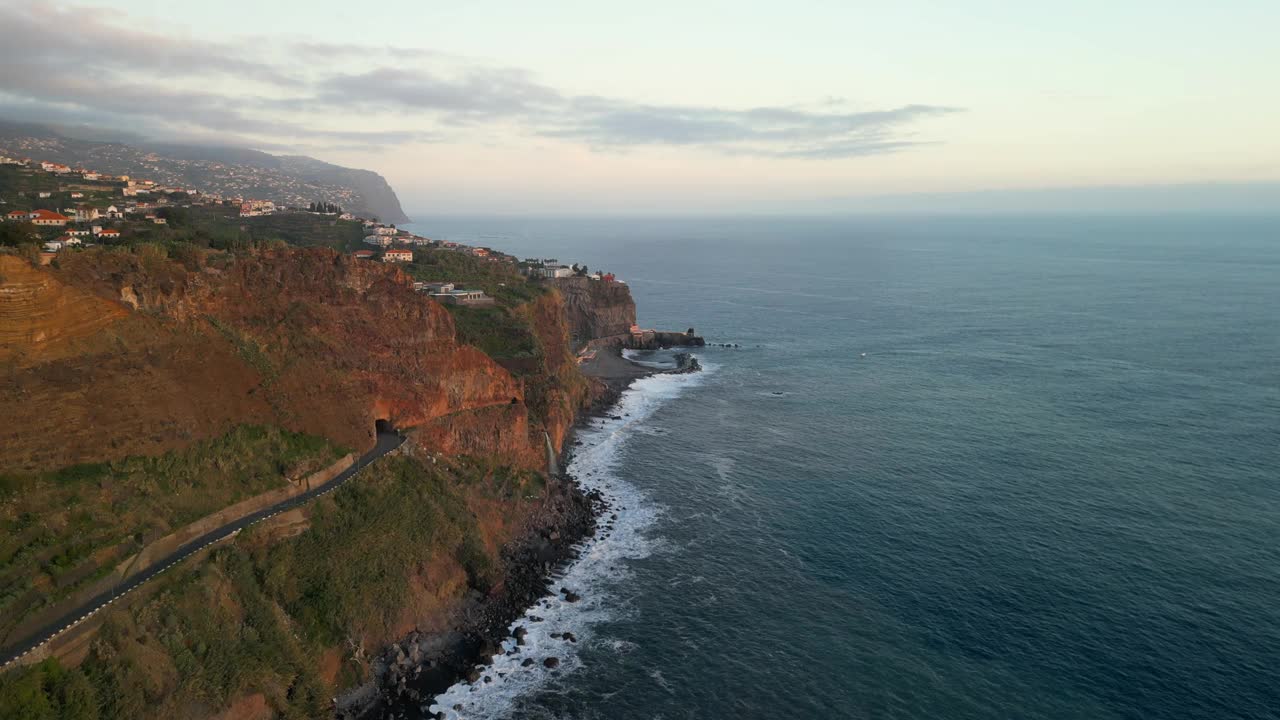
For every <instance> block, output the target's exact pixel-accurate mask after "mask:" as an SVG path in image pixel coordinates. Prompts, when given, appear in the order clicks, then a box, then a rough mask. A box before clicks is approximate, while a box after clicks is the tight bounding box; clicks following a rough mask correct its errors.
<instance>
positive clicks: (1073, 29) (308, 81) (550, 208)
mask: <svg viewBox="0 0 1280 720" xmlns="http://www.w3.org/2000/svg"><path fill="white" fill-rule="evenodd" d="M1277 27H1280V3H1277V2H1274V0H1267V1H1262V0H1259V1H1256V2H1255V1H1253V0H1222V1H1220V2H1217V3H1203V2H1180V1H1179V0H1163V1H1161V2H1155V1H1148V0H1125V1H1122V2H1116V1H1115V0H1111V1H1110V2H1099V1H1095V0H1076V1H1075V2H1071V3H1062V2H1039V1H1038V0H1025V1H1023V2H1016V3H1015V2H1008V1H1007V0H1004V1H1000V2H996V1H993V0H967V1H966V0H952V1H951V2H928V1H925V0H897V1H895V2H861V1H859V0H843V1H841V2H805V1H803V0H791V1H789V2H767V1H759V2H742V0H738V1H737V2H719V1H717V0H708V1H704V2H696V3H693V2H688V1H687V0H686V1H684V2H667V1H665V0H650V1H649V2H645V3H613V2H605V1H603V0H600V1H596V2H554V1H552V0H544V1H543V2H539V3H529V2H497V1H494V0H470V1H468V2H461V3H460V2H456V0H455V1H453V2H448V3H443V2H435V1H434V0H416V1H409V0H382V1H380V2H364V3H355V2H344V3H326V2H320V1H316V0H313V1H311V2H305V3H303V2H293V1H284V0H272V1H271V2H262V0H253V1H247V0H220V1H219V2H216V3H187V2H172V1H171V0H165V1H163V2H157V1H155V0H115V1H114V2H112V3H111V4H110V5H105V4H97V5H95V4H68V3H62V2H58V1H57V0H53V1H49V0H41V2H35V3H33V2H30V0H22V1H21V2H15V1H14V0H0V116H4V117H9V118H14V119H22V120H48V121H52V122H59V123H69V124H81V123H87V124H90V125H93V126H96V127H109V128H119V129H127V130H130V131H132V132H135V133H139V134H142V135H144V136H147V137H153V138H158V139H180V140H184V141H195V142H208V143H219V144H234V145H239V146H246V147H254V148H258V149H262V150H266V151H268V152H274V153H298V154H306V155H311V156H313V157H317V158H320V159H322V160H326V161H329V162H334V163H338V164H342V165H348V166H352V167H360V168H367V169H370V170H374V171H376V172H379V173H381V174H382V175H384V176H385V177H386V178H387V180H388V181H389V182H390V183H391V184H392V186H393V187H394V188H395V189H396V190H397V192H398V194H399V195H400V198H401V202H402V204H403V205H404V206H405V207H406V208H407V209H409V210H410V211H411V212H413V211H418V212H505V213H524V212H584V213H592V212H625V213H647V212H655V213H656V212H738V211H775V212H787V211H808V210H822V211H830V210H836V211H838V210H841V209H845V208H848V209H867V208H870V209H875V208H876V207H878V203H879V201H880V200H881V199H883V200H884V201H885V202H884V205H885V206H886V207H897V208H901V207H904V206H905V207H926V208H927V207H929V206H930V205H931V204H932V203H936V202H938V201H939V198H952V199H954V198H955V197H956V196H957V195H958V194H959V195H966V194H971V195H966V196H969V197H972V198H976V200H974V201H973V202H975V203H976V204H977V205H982V204H983V203H995V204H1009V203H1014V204H1017V203H1028V202H1030V203H1033V204H1034V203H1035V202H1039V201H1041V200H1043V199H1044V198H1045V197H1046V194H1045V191H1046V189H1057V188H1067V189H1070V193H1067V194H1064V195H1059V196H1055V197H1056V198H1057V200H1056V202H1058V203H1059V204H1062V203H1068V204H1069V203H1070V202H1071V201H1070V200H1069V198H1085V200H1082V201H1083V202H1087V198H1089V197H1099V196H1100V195H1106V194H1107V191H1108V189H1109V188H1137V189H1138V190H1140V191H1142V192H1146V193H1147V194H1148V195H1151V194H1152V193H1154V195H1151V196H1152V197H1155V198H1157V199H1156V200H1155V201H1154V202H1156V204H1157V205H1159V202H1161V201H1160V200H1159V198H1160V197H1166V198H1167V199H1166V200H1165V201H1164V202H1168V203H1179V204H1182V203H1185V202H1187V198H1188V197H1191V198H1192V199H1194V198H1196V197H1201V195H1198V194H1197V193H1196V192H1194V189H1195V188H1197V187H1207V188H1213V189H1214V192H1211V193H1207V194H1204V195H1203V197H1206V198H1208V197H1210V196H1212V197H1215V198H1221V197H1224V196H1225V197H1233V195H1232V193H1233V190H1234V189H1237V188H1239V189H1242V191H1243V194H1242V197H1248V198H1252V199H1253V200H1251V201H1257V198H1259V197H1260V198H1262V202H1264V203H1266V202H1277V203H1280V191H1278V190H1277V188H1280V133H1278V132H1276V128H1277V127H1280V83H1277V81H1276V78H1277V77H1278V76H1280V43H1277V42H1276V41H1275V31H1276V28H1277ZM1163 188H1172V189H1173V191H1172V192H1169V193H1165V194H1162V192H1163V190H1162V189H1163ZM1188 189H1191V190H1192V191H1191V192H1188ZM1082 191H1083V192H1082ZM1140 194H1141V193H1140ZM1173 198H1176V199H1173Z"/></svg>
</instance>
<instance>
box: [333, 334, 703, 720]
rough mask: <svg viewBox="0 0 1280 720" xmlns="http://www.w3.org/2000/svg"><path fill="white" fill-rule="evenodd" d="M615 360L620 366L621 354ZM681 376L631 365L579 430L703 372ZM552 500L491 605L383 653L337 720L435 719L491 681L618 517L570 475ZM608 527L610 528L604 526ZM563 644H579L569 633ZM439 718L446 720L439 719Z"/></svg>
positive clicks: (555, 482) (686, 365) (561, 479)
mask: <svg viewBox="0 0 1280 720" xmlns="http://www.w3.org/2000/svg"><path fill="white" fill-rule="evenodd" d="M614 352H617V353H618V359H619V360H622V361H623V362H627V361H625V360H624V359H622V358H621V352H620V350H617V349H615V350H614ZM676 363H677V365H676V368H675V369H672V370H657V369H649V368H643V367H640V366H638V365H635V364H633V363H629V362H628V363H627V364H628V365H630V366H631V368H632V371H631V372H628V373H626V374H625V375H624V376H617V375H614V376H601V377H598V379H599V380H601V382H602V386H603V387H602V388H601V389H600V391H599V392H598V393H597V395H596V399H595V401H594V402H593V403H592V405H591V406H590V407H589V408H588V409H587V411H586V412H584V413H583V415H582V417H581V418H580V419H579V421H578V427H586V426H587V425H589V424H590V423H591V422H592V420H593V419H601V418H616V417H617V416H616V415H613V414H612V412H613V409H614V408H615V406H616V405H617V403H618V401H619V400H620V399H621V397H622V394H623V393H624V392H625V391H626V390H627V388H629V387H630V386H631V384H632V383H633V382H634V381H635V380H637V379H639V378H642V377H648V376H650V375H655V374H661V373H688V372H697V371H698V370H700V369H701V368H700V366H699V365H698V361H697V359H696V358H694V357H693V356H692V355H689V354H687V353H680V354H679V355H678V356H677V358H676ZM576 435H577V432H576V428H575V432H574V433H572V434H571V435H570V437H569V439H568V440H567V441H566V443H565V449H564V451H563V452H562V453H561V467H565V466H567V464H568V461H569V459H570V457H571V455H572V448H573V447H575V446H577V445H581V441H578V440H576V439H575V438H576ZM550 483H551V486H550V487H549V488H548V494H547V498H546V500H545V501H544V504H543V506H542V508H540V509H539V511H538V512H537V513H536V514H535V515H534V516H533V518H532V520H531V521H530V523H529V525H528V528H527V530H526V532H525V533H524V536H523V538H524V539H523V540H521V541H520V542H518V543H516V544H515V545H513V546H511V547H509V548H508V549H506V550H505V551H504V552H503V567H504V577H503V580H502V582H501V583H500V585H499V586H498V588H499V589H498V590H497V591H496V592H491V593H490V594H489V595H488V596H487V597H482V596H480V595H479V593H478V592H476V593H475V596H476V597H475V598H473V599H474V602H473V603H472V605H471V607H470V608H469V609H468V611H467V612H466V614H465V619H464V621H463V624H462V626H461V627H459V628H458V629H456V630H454V631H452V632H449V633H444V634H440V633H436V634H430V635H428V634H425V633H419V632H413V633H410V634H409V635H408V636H406V637H404V638H402V639H401V640H400V641H399V642H396V643H393V644H392V645H390V646H388V647H387V648H386V649H384V650H383V652H382V653H381V654H379V656H378V657H377V658H376V659H375V660H374V661H373V662H372V667H373V674H374V678H375V679H374V680H372V681H370V682H369V683H366V684H365V685H363V686H361V687H359V688H355V689H353V690H351V691H349V692H347V693H345V694H344V695H343V696H342V697H341V698H338V699H336V702H335V709H334V710H335V716H336V717H338V718H341V719H342V720H374V719H379V720H411V719H414V718H430V717H435V716H433V715H432V714H431V713H430V712H428V710H427V708H428V707H429V705H430V703H431V701H432V699H433V698H434V697H435V696H436V695H438V694H440V693H441V692H444V691H445V690H447V689H448V688H450V687H452V686H453V685H454V684H456V683H458V682H461V681H466V682H470V683H482V682H489V681H492V679H493V678H492V676H488V677H486V672H485V670H486V669H487V667H488V666H489V665H490V664H492V662H493V660H492V659H493V657H494V655H496V654H498V653H501V652H502V651H503V650H502V642H503V641H504V640H506V639H508V638H510V637H511V632H510V630H509V628H510V626H511V624H512V623H513V622H515V621H516V619H517V618H519V617H521V616H522V615H523V614H524V613H525V612H526V611H527V610H528V609H529V608H531V607H534V606H535V605H536V604H537V602H538V600H540V599H541V598H543V597H545V596H546V595H548V594H549V593H550V592H551V590H552V582H551V579H552V576H553V575H554V574H555V572H556V571H557V570H558V569H560V568H563V567H564V566H565V565H566V564H568V563H569V562H570V561H572V560H573V559H574V558H575V557H576V556H577V551H578V547H579V543H580V542H581V541H582V540H584V539H586V538H588V537H590V536H592V535H594V534H595V533H596V531H597V529H598V520H599V519H600V518H602V517H607V516H608V514H609V513H611V512H614V510H613V508H612V507H611V506H610V505H609V503H608V501H607V500H605V498H603V497H602V496H601V495H600V494H599V493H598V492H597V491H594V490H592V491H588V492H584V491H583V490H582V489H581V488H580V487H579V485H578V483H577V481H576V480H575V479H574V478H573V477H571V476H569V475H568V474H565V473H561V475H560V476H558V477H554V478H551V479H550ZM605 522H606V524H608V522H609V521H607V520H606V521H605ZM559 590H560V592H559V594H560V595H561V596H563V597H564V599H565V600H566V601H567V602H575V601H576V600H577V599H578V596H577V594H576V593H575V592H574V590H573V589H572V588H568V587H563V588H560V589H559ZM521 635H522V630H517V631H516V633H515V640H516V642H517V647H516V649H515V650H513V651H512V652H513V653H518V652H519V651H520V650H519V646H520V645H522V644H523V639H522V637H521ZM563 639H564V640H565V641H566V642H575V641H576V638H574V637H573V634H572V633H565V634H564V635H563ZM534 663H543V664H544V665H545V666H546V667H549V668H550V667H556V666H558V665H559V658H557V657H554V656H548V657H545V658H533V657H530V658H526V659H525V661H524V664H526V665H532V664H534ZM436 716H439V717H443V714H442V713H439V714H437V715H436Z"/></svg>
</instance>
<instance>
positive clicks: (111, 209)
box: [103, 205, 124, 220]
mask: <svg viewBox="0 0 1280 720" xmlns="http://www.w3.org/2000/svg"><path fill="white" fill-rule="evenodd" d="M103 215H105V216H106V217H107V219H108V220H121V219H123V218H124V213H122V212H120V208H117V207H116V206H115V205H108V206H107V209H106V210H105V211H103Z"/></svg>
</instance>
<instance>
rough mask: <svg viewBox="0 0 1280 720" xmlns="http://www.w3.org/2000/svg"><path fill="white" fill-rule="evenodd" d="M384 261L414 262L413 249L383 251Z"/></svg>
mask: <svg viewBox="0 0 1280 720" xmlns="http://www.w3.org/2000/svg"><path fill="white" fill-rule="evenodd" d="M382 262H413V251H412V250H388V251H386V252H384V253H382Z"/></svg>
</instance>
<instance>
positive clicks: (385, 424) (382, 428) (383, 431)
mask: <svg viewBox="0 0 1280 720" xmlns="http://www.w3.org/2000/svg"><path fill="white" fill-rule="evenodd" d="M373 427H374V429H375V430H377V431H378V434H379V435H388V434H394V433H395V431H396V429H395V428H394V427H392V426H391V421H390V420H385V419H378V420H374V421H373Z"/></svg>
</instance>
